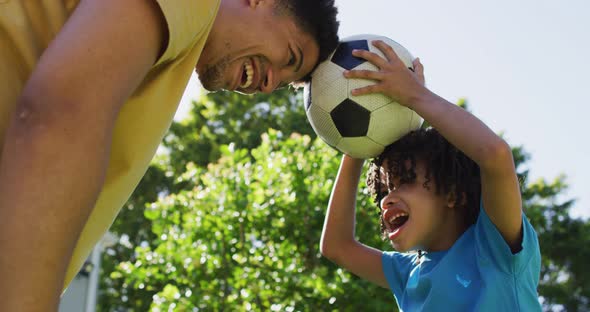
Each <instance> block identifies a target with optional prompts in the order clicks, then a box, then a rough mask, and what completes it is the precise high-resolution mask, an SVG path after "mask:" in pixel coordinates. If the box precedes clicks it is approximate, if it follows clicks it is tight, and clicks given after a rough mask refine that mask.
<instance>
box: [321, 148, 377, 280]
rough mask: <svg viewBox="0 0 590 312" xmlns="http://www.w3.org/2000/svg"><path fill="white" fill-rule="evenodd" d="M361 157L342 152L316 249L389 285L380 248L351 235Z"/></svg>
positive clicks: (353, 231)
mask: <svg viewBox="0 0 590 312" xmlns="http://www.w3.org/2000/svg"><path fill="white" fill-rule="evenodd" d="M363 162H364V161H363V160H360V159H354V158H351V157H349V156H346V155H344V156H343V157H342V163H341V164H340V169H339V170H338V176H337V177H336V182H335V184H334V188H333V189H332V195H331V197H330V202H329V204H328V211H327V214H326V219H325V221H324V229H323V232H322V239H321V243H320V244H321V245H320V250H321V252H322V255H324V256H325V257H326V258H328V259H330V260H331V261H333V262H334V263H336V264H338V265H340V266H342V267H344V268H345V269H347V270H349V271H350V272H352V273H354V274H356V275H358V276H359V277H362V278H364V279H366V280H369V281H371V282H373V283H375V284H377V285H380V286H382V287H385V288H389V286H388V284H387V280H386V279H385V275H384V273H383V268H382V264H381V254H382V252H381V251H380V250H377V249H374V248H371V247H369V246H366V245H363V244H361V243H360V242H358V241H357V240H356V239H355V223H356V222H355V205H356V194H357V191H358V183H359V179H360V176H361V172H362V167H363Z"/></svg>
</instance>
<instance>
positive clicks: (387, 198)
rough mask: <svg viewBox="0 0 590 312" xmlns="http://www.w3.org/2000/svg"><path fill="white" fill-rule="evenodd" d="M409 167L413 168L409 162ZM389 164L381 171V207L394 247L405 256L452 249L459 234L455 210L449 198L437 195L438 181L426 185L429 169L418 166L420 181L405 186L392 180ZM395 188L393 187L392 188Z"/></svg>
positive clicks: (416, 170) (384, 222)
mask: <svg viewBox="0 0 590 312" xmlns="http://www.w3.org/2000/svg"><path fill="white" fill-rule="evenodd" d="M406 166H408V167H409V166H410V164H409V162H408V163H407V164H406ZM387 168H388V167H387V162H385V163H384V164H383V166H382V167H381V168H380V172H381V173H380V176H381V183H380V184H381V190H379V193H380V194H381V196H383V197H382V199H381V201H380V203H379V206H380V208H381V217H382V222H383V224H384V227H385V230H386V236H387V237H388V238H389V240H390V241H391V244H392V245H393V247H394V248H395V249H396V250H398V251H401V252H405V251H410V250H416V249H420V250H426V251H437V250H446V249H448V248H450V247H451V246H452V244H453V243H454V241H455V240H456V238H457V237H454V238H452V237H451V236H450V235H447V233H455V232H456V231H455V229H454V228H452V227H455V220H456V218H455V216H454V215H453V213H454V209H450V207H449V206H450V205H452V203H450V202H449V201H448V200H447V196H446V195H445V194H436V191H435V190H436V185H434V181H432V180H431V181H429V183H428V188H426V187H425V186H424V183H425V182H426V178H425V176H424V175H425V173H426V170H425V167H424V164H423V163H422V162H421V161H418V162H417V163H416V168H415V173H416V179H415V180H414V181H413V182H410V183H401V184H400V181H399V179H398V178H397V177H390V176H389V173H388V169H387ZM391 184H393V187H390V185H391Z"/></svg>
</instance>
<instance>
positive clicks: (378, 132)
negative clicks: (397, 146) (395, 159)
mask: <svg viewBox="0 0 590 312" xmlns="http://www.w3.org/2000/svg"><path fill="white" fill-rule="evenodd" d="M414 115H415V116H414ZM418 118H419V116H418V115H417V114H416V113H415V112H414V111H412V110H411V109H409V108H407V107H404V106H401V105H399V104H398V103H396V102H391V103H390V104H388V105H386V106H384V107H381V108H380V109H378V110H376V111H374V112H373V113H371V123H370V124H369V131H368V132H367V136H368V137H370V138H371V139H373V140H375V141H376V142H378V143H380V144H383V145H385V146H387V145H389V144H391V143H393V142H395V141H396V140H397V139H399V138H401V137H402V136H403V135H405V134H407V133H408V132H410V131H411V130H414V129H416V128H415V127H412V120H413V119H418Z"/></svg>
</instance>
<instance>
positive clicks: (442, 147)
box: [367, 128, 481, 237]
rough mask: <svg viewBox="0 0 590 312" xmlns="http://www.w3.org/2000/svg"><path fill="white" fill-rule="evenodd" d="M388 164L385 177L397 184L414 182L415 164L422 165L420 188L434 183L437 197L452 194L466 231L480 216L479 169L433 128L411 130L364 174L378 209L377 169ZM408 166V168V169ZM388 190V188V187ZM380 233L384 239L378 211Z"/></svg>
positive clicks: (386, 149) (380, 195) (379, 187)
mask: <svg viewBox="0 0 590 312" xmlns="http://www.w3.org/2000/svg"><path fill="white" fill-rule="evenodd" d="M385 161H387V164H388V167H389V168H388V169H389V170H388V175H389V176H393V177H396V178H399V180H400V183H412V182H414V181H415V180H416V171H415V169H416V162H417V161H421V162H423V163H424V166H425V168H424V169H425V171H426V173H425V177H424V178H425V181H426V182H424V185H423V187H425V188H427V189H429V187H430V186H429V184H430V182H431V181H433V182H434V186H435V192H436V193H437V194H441V193H442V194H453V195H454V196H455V200H456V207H457V208H458V209H460V210H461V213H462V214H463V215H464V221H465V222H464V226H465V228H467V227H469V226H470V225H472V224H474V223H475V221H476V220H477V216H478V215H479V201H480V196H481V179H480V173H479V166H478V165H477V164H476V163H475V162H474V161H473V160H471V159H470V158H469V157H467V156H466V155H465V154H464V153H463V152H461V151H460V150H458V149H457V148H456V147H454V146H453V145H452V144H451V143H449V142H448V141H447V140H446V139H445V138H444V137H443V136H442V135H441V134H440V133H439V132H438V131H437V130H436V129H434V128H427V129H419V130H415V131H412V132H410V133H408V134H406V135H405V136H403V137H402V138H400V139H399V140H397V141H395V142H394V143H393V144H391V145H389V146H387V147H386V148H385V150H384V151H383V153H381V155H379V156H378V157H377V158H374V159H373V160H372V161H371V163H370V167H369V171H368V174H367V187H368V189H369V191H370V193H371V195H372V196H373V198H374V201H375V203H376V204H377V207H378V208H379V202H380V201H381V199H382V196H383V195H382V194H380V192H379V190H380V189H381V180H382V179H381V173H380V170H379V168H380V167H381V165H382V164H383V163H384V162H385ZM408 164H409V166H408ZM389 187H390V188H391V185H390V186H389ZM379 219H380V223H381V233H382V234H383V236H384V237H385V234H386V233H385V225H384V223H383V218H382V214H381V209H380V208H379Z"/></svg>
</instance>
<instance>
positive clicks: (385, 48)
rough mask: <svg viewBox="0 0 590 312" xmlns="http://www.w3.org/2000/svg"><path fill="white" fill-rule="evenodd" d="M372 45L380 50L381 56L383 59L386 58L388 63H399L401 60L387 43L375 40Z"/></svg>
mask: <svg viewBox="0 0 590 312" xmlns="http://www.w3.org/2000/svg"><path fill="white" fill-rule="evenodd" d="M372 43H373V45H374V46H375V47H377V48H378V49H379V50H381V52H383V54H384V55H385V57H386V58H387V60H388V61H396V62H398V61H399V62H401V60H400V59H399V56H398V55H397V53H395V50H394V49H393V48H392V47H391V46H390V45H388V44H387V43H385V42H383V41H381V40H375V41H373V42H372Z"/></svg>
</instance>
